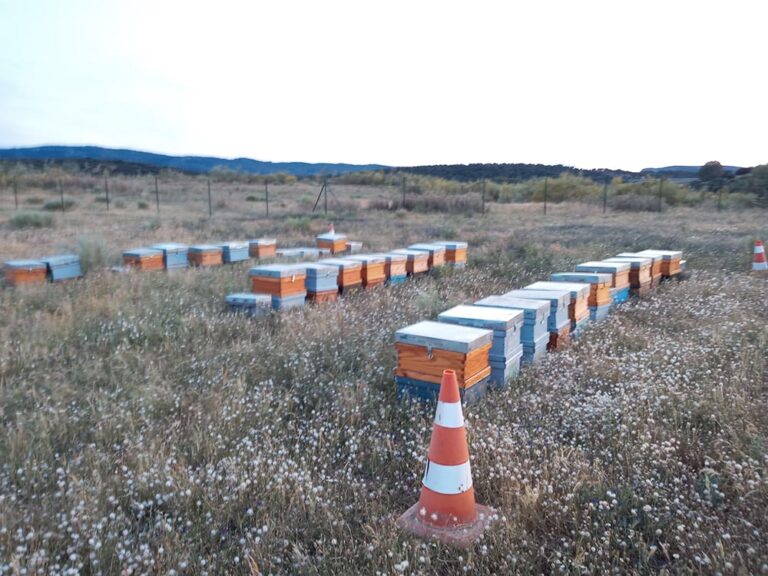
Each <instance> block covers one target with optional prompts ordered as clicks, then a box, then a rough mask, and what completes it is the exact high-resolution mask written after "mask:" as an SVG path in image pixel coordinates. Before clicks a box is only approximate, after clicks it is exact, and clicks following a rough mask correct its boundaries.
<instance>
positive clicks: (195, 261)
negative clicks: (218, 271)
mask: <svg viewBox="0 0 768 576" xmlns="http://www.w3.org/2000/svg"><path fill="white" fill-rule="evenodd" d="M222 253H223V251H222V248H221V246H214V245H212V244H198V245H197V246H190V247H189V252H188V253H187V254H188V257H189V265H190V266H221V264H222V262H223V257H222Z"/></svg>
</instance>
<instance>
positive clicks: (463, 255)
mask: <svg viewBox="0 0 768 576" xmlns="http://www.w3.org/2000/svg"><path fill="white" fill-rule="evenodd" d="M433 244H439V245H440V246H445V261H446V263H447V264H450V265H451V266H453V267H454V268H464V267H465V266H466V265H467V248H468V246H469V245H468V244H467V243H466V242H457V241H455V240H444V241H440V242H433Z"/></svg>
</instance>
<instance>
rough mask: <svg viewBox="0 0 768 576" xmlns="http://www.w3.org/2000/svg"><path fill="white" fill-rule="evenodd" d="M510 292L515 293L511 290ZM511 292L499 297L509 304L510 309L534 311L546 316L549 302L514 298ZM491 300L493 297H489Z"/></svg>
mask: <svg viewBox="0 0 768 576" xmlns="http://www.w3.org/2000/svg"><path fill="white" fill-rule="evenodd" d="M512 292H515V291H514V290H513V291H512ZM512 292H507V293H506V294H502V295H501V296H499V298H503V299H504V300H506V301H508V302H509V303H510V307H514V308H520V309H521V310H535V311H536V312H537V313H539V312H542V313H544V314H547V315H548V314H549V309H550V303H549V302H547V301H545V300H536V299H534V298H531V299H530V300H529V299H528V298H522V297H520V296H514V295H512ZM491 298H494V296H491Z"/></svg>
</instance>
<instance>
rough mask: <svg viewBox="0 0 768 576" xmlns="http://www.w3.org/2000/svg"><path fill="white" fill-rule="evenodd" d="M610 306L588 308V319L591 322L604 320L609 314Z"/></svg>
mask: <svg viewBox="0 0 768 576" xmlns="http://www.w3.org/2000/svg"><path fill="white" fill-rule="evenodd" d="M611 306H612V305H611V304H606V305H605V306H590V307H589V319H590V320H592V321H593V322H600V321H601V320H605V319H606V318H607V317H608V314H610V312H611Z"/></svg>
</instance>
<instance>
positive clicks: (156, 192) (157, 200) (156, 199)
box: [155, 174, 160, 214]
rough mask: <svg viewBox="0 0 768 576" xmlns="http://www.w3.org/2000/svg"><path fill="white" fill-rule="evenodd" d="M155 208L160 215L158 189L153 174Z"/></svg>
mask: <svg viewBox="0 0 768 576" xmlns="http://www.w3.org/2000/svg"><path fill="white" fill-rule="evenodd" d="M155 207H156V208H157V213H158V214H160V189H159V188H158V187H157V174H155Z"/></svg>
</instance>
